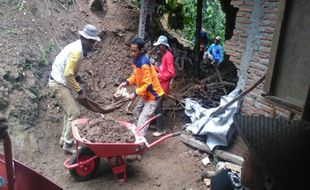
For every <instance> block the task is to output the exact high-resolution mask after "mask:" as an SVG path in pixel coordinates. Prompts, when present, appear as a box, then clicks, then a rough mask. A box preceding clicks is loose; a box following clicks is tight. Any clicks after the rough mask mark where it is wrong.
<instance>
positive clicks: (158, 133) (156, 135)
mask: <svg viewBox="0 0 310 190" xmlns="http://www.w3.org/2000/svg"><path fill="white" fill-rule="evenodd" d="M164 134H166V131H162V132H160V131H156V132H155V133H153V137H160V136H163V135H164Z"/></svg>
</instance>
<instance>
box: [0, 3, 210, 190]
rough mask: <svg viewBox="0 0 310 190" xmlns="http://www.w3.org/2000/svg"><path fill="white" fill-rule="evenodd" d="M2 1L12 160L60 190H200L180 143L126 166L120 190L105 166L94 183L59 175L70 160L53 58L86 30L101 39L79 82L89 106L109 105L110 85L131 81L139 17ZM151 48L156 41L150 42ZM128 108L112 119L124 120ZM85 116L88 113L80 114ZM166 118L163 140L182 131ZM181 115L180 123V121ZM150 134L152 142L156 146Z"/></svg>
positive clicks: (0, 82) (1, 86) (4, 100)
mask: <svg viewBox="0 0 310 190" xmlns="http://www.w3.org/2000/svg"><path fill="white" fill-rule="evenodd" d="M60 2H62V1H61V0H42V1H35V0H26V1H22V0H12V1H0V38H1V41H0V49H1V52H0V54H1V60H2V61H1V62H0V112H1V113H3V114H5V115H7V116H8V117H9V124H10V135H11V138H12V142H13V144H12V146H13V151H14V156H15V158H16V159H17V160H19V161H21V162H23V163H25V164H26V165H27V166H29V167H31V168H33V169H34V170H36V171H37V172H39V173H40V174H42V175H44V176H46V177H48V178H49V179H51V180H52V181H53V182H55V183H56V184H58V185H59V186H61V187H62V188H63V189H68V190H69V189H72V190H73V189H74V190H86V189H92V190H99V189H204V188H205V186H204V185H203V184H202V181H201V179H200V174H201V171H202V170H204V169H205V168H204V167H203V166H202V165H201V162H200V160H201V158H202V157H201V155H200V154H197V152H196V153H195V154H193V150H192V149H190V148H188V147H187V146H185V145H184V144H183V143H181V142H180V141H179V140H178V139H177V138H172V139H167V140H166V141H164V142H162V143H161V144H159V145H158V146H156V147H154V148H153V149H152V150H150V151H148V152H146V154H145V155H143V157H142V161H141V162H133V163H129V164H128V173H129V174H128V175H129V176H128V177H129V180H128V182H127V183H126V184H124V185H119V183H118V182H117V181H116V179H115V178H114V176H113V175H112V172H111V169H109V167H107V165H106V164H103V165H102V169H101V172H100V175H99V176H98V177H97V178H96V179H94V180H91V181H87V182H76V181H74V180H73V179H72V178H71V177H70V174H69V171H68V170H67V169H65V168H64V166H63V162H64V160H65V159H67V158H69V157H70V155H66V154H64V152H63V151H62V149H60V148H59V147H58V141H59V138H60V133H61V130H62V116H63V110H61V109H60V108H59V106H58V105H57V103H56V102H55V100H54V99H53V98H52V97H51V94H50V92H49V90H48V87H47V82H48V74H49V72H50V68H51V64H52V61H53V58H54V57H55V56H56V55H57V53H58V52H59V51H60V50H61V48H63V47H64V46H65V45H67V44H68V43H70V42H72V41H74V40H76V39H77V38H78V30H81V29H82V28H83V26H84V25H85V24H86V23H91V24H93V25H95V26H96V27H97V28H98V30H99V32H100V36H101V38H102V42H101V43H99V44H98V45H97V48H96V51H95V52H94V53H93V54H91V55H90V57H89V59H87V60H86V61H85V62H84V63H83V66H82V68H81V71H80V74H81V76H82V78H83V79H84V80H86V81H87V83H88V84H89V89H90V98H91V99H93V100H96V101H97V102H98V103H100V104H109V103H111V102H113V101H114V100H113V98H112V93H113V92H114V90H115V83H117V81H119V80H120V79H122V78H126V77H127V76H129V74H130V73H131V66H130V58H129V49H128V46H127V45H126V43H127V42H128V41H129V40H130V39H131V38H132V37H134V36H135V35H136V31H137V26H138V16H139V13H138V11H137V10H136V9H135V8H133V7H132V6H130V5H129V4H128V3H126V2H125V1H117V0H107V1H106V2H107V7H106V11H105V12H103V13H102V12H91V11H90V10H89V4H88V0H78V1H69V2H73V3H69V4H68V5H66V4H61V3H60ZM154 40H155V39H154ZM124 110H125V107H122V108H121V109H120V110H118V111H115V112H113V113H111V114H109V115H110V116H111V117H113V118H115V119H119V120H129V119H130V118H131V117H130V115H128V114H126V112H125V111H124ZM81 111H82V113H83V115H84V116H86V115H87V111H86V110H85V109H83V108H82V107H81ZM176 114H177V115H175V114H170V115H169V117H167V122H169V123H168V126H169V128H168V132H174V131H178V130H179V129H180V126H181V125H182V124H183V123H184V116H183V113H182V112H179V111H177V113H176ZM178 114H179V115H178ZM152 132H153V131H150V132H149V134H148V139H149V141H153V140H155V139H153V138H152V137H151V133H152Z"/></svg>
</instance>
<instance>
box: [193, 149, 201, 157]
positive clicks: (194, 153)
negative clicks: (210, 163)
mask: <svg viewBox="0 0 310 190" xmlns="http://www.w3.org/2000/svg"><path fill="white" fill-rule="evenodd" d="M192 154H193V156H195V157H198V156H199V155H200V153H199V151H198V150H195V151H193V152H192Z"/></svg>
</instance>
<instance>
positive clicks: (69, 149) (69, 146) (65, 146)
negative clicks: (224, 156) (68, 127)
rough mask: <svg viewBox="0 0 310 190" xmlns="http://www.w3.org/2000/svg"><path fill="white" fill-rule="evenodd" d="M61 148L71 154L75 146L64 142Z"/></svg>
mask: <svg viewBox="0 0 310 190" xmlns="http://www.w3.org/2000/svg"><path fill="white" fill-rule="evenodd" d="M62 149H63V150H64V151H65V153H69V154H73V153H74V152H75V147H74V146H73V144H68V143H64V144H63V146H62Z"/></svg>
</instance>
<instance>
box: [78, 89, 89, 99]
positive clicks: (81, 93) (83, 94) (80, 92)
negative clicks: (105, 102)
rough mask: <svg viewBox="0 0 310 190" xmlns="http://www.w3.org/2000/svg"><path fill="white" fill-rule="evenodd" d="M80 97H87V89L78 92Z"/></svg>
mask: <svg viewBox="0 0 310 190" xmlns="http://www.w3.org/2000/svg"><path fill="white" fill-rule="evenodd" d="M77 98H78V99H86V98H87V96H86V92H85V90H83V89H81V90H80V91H79V92H78V97H77Z"/></svg>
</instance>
